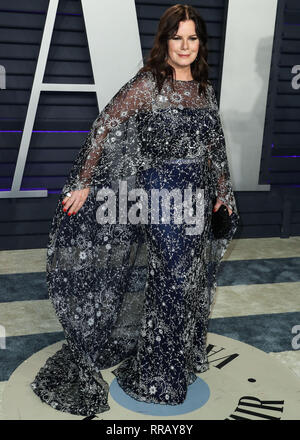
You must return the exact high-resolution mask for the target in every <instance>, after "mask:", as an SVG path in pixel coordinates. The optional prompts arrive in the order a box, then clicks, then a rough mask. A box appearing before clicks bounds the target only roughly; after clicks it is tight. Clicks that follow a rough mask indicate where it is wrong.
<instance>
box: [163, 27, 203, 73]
mask: <svg viewBox="0 0 300 440" xmlns="http://www.w3.org/2000/svg"><path fill="white" fill-rule="evenodd" d="M198 50H199V39H198V36H197V34H196V29H195V22H194V21H193V20H186V21H180V22H179V26H178V30H177V33H176V34H175V35H174V36H173V37H172V38H170V39H169V40H168V60H167V61H168V63H169V64H171V65H172V66H173V67H174V68H175V69H176V68H179V69H180V68H183V67H187V66H189V65H190V64H191V63H192V62H193V61H194V60H195V58H196V56H197V54H198ZM180 55H187V56H180Z"/></svg>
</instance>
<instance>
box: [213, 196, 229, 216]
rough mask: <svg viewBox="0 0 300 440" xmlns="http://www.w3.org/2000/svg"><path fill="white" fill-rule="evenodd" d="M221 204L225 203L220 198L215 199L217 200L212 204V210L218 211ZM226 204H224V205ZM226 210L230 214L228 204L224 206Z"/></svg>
mask: <svg viewBox="0 0 300 440" xmlns="http://www.w3.org/2000/svg"><path fill="white" fill-rule="evenodd" d="M221 205H225V203H223V202H221V200H219V199H217V202H216V204H215V206H214V212H216V211H218V209H219V208H220V206H221ZM225 206H226V205H225ZM226 208H227V211H228V213H229V215H231V214H232V209H230V208H228V206H226Z"/></svg>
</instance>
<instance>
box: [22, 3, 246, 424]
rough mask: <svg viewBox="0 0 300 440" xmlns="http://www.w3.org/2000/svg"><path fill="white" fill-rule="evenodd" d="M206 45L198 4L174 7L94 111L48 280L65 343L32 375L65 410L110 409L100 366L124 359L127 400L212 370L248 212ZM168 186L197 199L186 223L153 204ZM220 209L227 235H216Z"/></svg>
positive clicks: (62, 208) (52, 240) (176, 400)
mask: <svg viewBox="0 0 300 440" xmlns="http://www.w3.org/2000/svg"><path fill="white" fill-rule="evenodd" d="M206 41H207V34H206V26H205V23H204V22H203V20H202V18H201V17H200V16H199V15H198V14H197V12H196V11H195V10H194V9H193V8H192V7H190V6H187V5H175V6H172V7H171V8H169V9H168V10H166V12H165V13H164V14H163V16H162V17H161V20H160V23H159V29H158V33H157V35H156V39H155V44H154V46H153V49H152V51H151V54H150V58H149V60H148V62H147V63H146V65H145V66H144V67H143V68H142V69H140V71H139V72H138V73H137V74H136V75H135V76H134V77H133V78H131V79H130V80H129V81H128V82H127V83H126V84H125V85H124V86H123V87H122V88H121V89H120V90H119V92H117V93H116V94H115V96H114V97H113V98H112V99H111V101H110V102H109V103H108V104H107V105H106V107H105V108H104V109H103V110H102V111H101V113H100V114H99V115H98V117H97V118H96V120H95V121H94V123H93V125H92V127H91V130H90V132H89V134H88V136H87V138H86V141H85V144H84V145H83V147H82V149H81V150H80V152H79V154H78V157H77V159H76V160H75V163H74V165H73V168H72V170H71V172H70V175H69V177H68V179H67V182H66V184H65V186H64V188H63V190H62V194H61V196H60V198H59V203H58V205H57V208H56V212H55V215H54V218H53V221H52V225H51V230H50V236H49V243H48V248H47V283H48V288H49V296H50V299H51V301H52V304H53V306H54V308H55V311H56V313H57V316H58V318H59V320H60V322H61V324H62V327H63V329H64V333H65V339H66V343H64V344H63V346H62V348H61V350H59V351H58V352H57V353H56V354H55V355H54V356H52V357H51V358H49V359H48V360H47V362H46V364H45V365H44V366H43V367H42V368H41V369H40V371H39V372H38V374H37V376H36V377H35V380H34V381H33V382H32V383H31V387H32V389H33V390H34V392H35V393H36V394H37V395H38V396H39V397H40V398H41V399H42V400H43V401H44V402H46V403H48V404H49V405H51V406H52V407H53V408H56V409H58V410H60V411H66V412H69V413H71V414H79V415H92V414H96V413H100V412H103V411H107V410H109V409H110V407H109V405H108V403H107V398H108V389H109V386H108V383H107V382H105V381H104V379H103V377H102V375H101V370H102V369H106V368H110V367H112V366H115V365H116V368H115V369H114V370H113V371H112V372H113V374H114V375H115V376H116V378H117V381H118V383H119V385H120V386H121V387H122V388H123V390H124V391H125V392H126V393H127V394H128V395H130V396H131V397H133V398H135V399H137V400H139V401H144V402H152V403H160V404H169V405H177V404H180V403H182V402H183V401H184V400H185V397H186V393H187V387H188V385H189V384H191V383H192V382H194V381H195V379H196V378H197V376H196V375H195V373H201V372H203V371H206V370H207V369H208V368H209V365H208V360H207V354H206V336H207V326H208V318H209V314H210V312H211V309H212V305H213V301H214V294H215V290H216V274H217V269H218V267H219V263H220V260H221V258H222V256H223V255H224V253H225V251H226V248H227V246H228V244H229V242H230V240H231V239H232V237H233V235H234V233H235V231H236V228H237V223H238V219H239V217H238V213H237V209H236V203H235V199H234V195H233V190H232V185H231V181H230V174H229V168H228V161H227V156H226V148H225V142H224V135H223V131H222V127H221V122H220V117H219V112H218V106H217V101H216V98H215V94H214V90H213V87H212V85H211V84H210V83H209V81H208V80H207V77H208V66H207V62H206V59H207V49H206ZM136 189H138V191H137V192H135V193H134V197H132V195H131V196H129V194H132V193H130V191H133V190H134V191H136ZM152 190H154V192H153V191H152ZM162 190H163V191H165V193H167V194H171V191H173V190H176V191H177V194H178V191H179V193H180V194H181V195H183V194H185V195H186V194H188V195H189V197H187V199H186V198H184V199H181V201H182V200H183V205H182V206H184V219H183V221H181V222H179V221H177V220H176V221H175V220H174V219H175V217H174V213H176V215H180V212H181V214H182V210H181V208H182V206H181V205H180V204H179V205H177V204H175V198H174V199H172V200H173V204H172V203H171V205H169V206H170V209H169V211H168V210H165V211H163V209H165V207H166V206H165V205H163V204H162V206H160V205H155V206H156V207H155V208H153V206H154V205H153V206H152V201H153V200H152V195H153V194H154V193H155V191H162ZM185 191H187V192H186V193H185ZM189 191H190V192H189ZM195 191H196V194H197V195H196V196H195V197H194V192H195ZM197 191H198V192H197ZM156 194H157V193H156ZM172 194H173V193H172ZM136 195H137V197H139V196H140V198H139V199H138V198H137V197H136ZM150 196H151V197H150ZM193 197H194V198H193ZM150 198H151V203H150ZM137 200H138V201H137ZM176 200H178V199H176ZM103 201H105V202H104V203H103ZM130 202H135V203H130ZM222 204H224V205H225V206H226V209H227V210H228V213H229V214H230V219H231V229H230V231H229V233H228V234H227V236H225V237H223V238H219V239H217V238H215V236H214V234H213V232H212V227H211V218H212V210H213V208H214V209H215V210H218V209H219V207H220V206H221V205H222ZM166 205H167V203H166ZM129 206H130V209H128V207H129ZM157 206H158V207H157ZM175 206H176V208H175ZM178 206H179V207H180V206H181V208H180V209H178ZM116 207H119V211H118V215H116ZM149 207H150V209H149V210H148V211H147V209H148V208H149ZM197 210H198V211H197ZM195 211H196V215H194V212H195ZM162 212H163V214H162ZM166 212H167V214H166ZM199 212H200V215H199ZM106 213H108V215H106ZM168 213H169V214H172V216H170V218H171V217H172V219H171V220H170V219H168V218H167V221H166V218H165V217H166V216H168ZM186 213H187V215H186ZM105 216H106V219H105ZM189 216H190V217H189ZM155 218H156V221H152V220H153V219H155ZM176 218H180V217H176ZM108 219H109V220H108ZM128 219H130V220H131V221H129V220H128ZM157 219H158V221H157ZM193 222H194V223H195V225H196V226H194V227H193V226H191V224H193ZM117 364H119V365H118V366H117Z"/></svg>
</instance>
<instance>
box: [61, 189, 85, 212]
mask: <svg viewBox="0 0 300 440" xmlns="http://www.w3.org/2000/svg"><path fill="white" fill-rule="evenodd" d="M89 192H90V188H84V189H78V190H75V191H72V192H71V197H67V196H66V197H65V198H64V199H63V201H62V204H63V210H64V211H65V212H67V211H68V210H69V212H68V215H72V214H76V213H77V212H78V211H79V209H80V208H81V207H82V205H83V204H84V202H85V201H86V199H87V196H88V195H89Z"/></svg>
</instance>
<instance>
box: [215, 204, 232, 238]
mask: <svg viewBox="0 0 300 440" xmlns="http://www.w3.org/2000/svg"><path fill="white" fill-rule="evenodd" d="M232 214H233V213H232ZM232 214H231V215H229V213H228V210H227V208H226V206H225V205H221V206H220V207H219V209H218V211H216V212H214V211H213V213H212V218H211V227H212V232H213V234H214V236H215V238H226V236H227V234H228V233H229V232H230V231H231V229H232V221H231V216H232Z"/></svg>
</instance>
